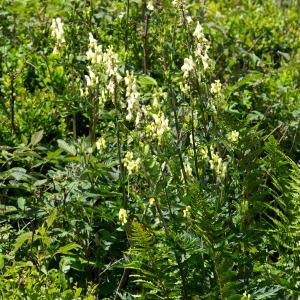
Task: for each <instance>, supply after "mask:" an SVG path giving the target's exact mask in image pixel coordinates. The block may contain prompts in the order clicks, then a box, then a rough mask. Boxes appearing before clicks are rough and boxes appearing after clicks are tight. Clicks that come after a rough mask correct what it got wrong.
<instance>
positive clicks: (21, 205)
mask: <svg viewBox="0 0 300 300" xmlns="http://www.w3.org/2000/svg"><path fill="white" fill-rule="evenodd" d="M25 203H26V200H25V199H24V198H23V197H19V198H18V207H19V208H20V209H21V210H24V208H25Z"/></svg>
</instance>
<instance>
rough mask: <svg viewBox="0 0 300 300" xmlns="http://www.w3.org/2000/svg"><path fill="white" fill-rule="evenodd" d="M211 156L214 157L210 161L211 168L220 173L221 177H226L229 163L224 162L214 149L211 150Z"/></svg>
mask: <svg viewBox="0 0 300 300" xmlns="http://www.w3.org/2000/svg"><path fill="white" fill-rule="evenodd" d="M211 158H212V159H211V160H210V161H209V163H210V169H211V170H215V172H216V174H217V175H220V176H221V178H224V177H225V174H226V170H227V164H226V163H225V162H223V160H222V158H221V157H219V155H218V153H214V152H213V151H212V152H211Z"/></svg>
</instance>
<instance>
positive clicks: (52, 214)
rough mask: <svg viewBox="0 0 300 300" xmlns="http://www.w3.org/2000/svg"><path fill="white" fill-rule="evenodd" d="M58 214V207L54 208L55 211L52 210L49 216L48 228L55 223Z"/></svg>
mask: <svg viewBox="0 0 300 300" xmlns="http://www.w3.org/2000/svg"><path fill="white" fill-rule="evenodd" d="M56 214H57V208H54V209H53V211H52V212H51V214H50V216H49V218H48V219H47V227H48V228H49V227H50V226H51V225H52V224H53V222H54V220H55V218H56Z"/></svg>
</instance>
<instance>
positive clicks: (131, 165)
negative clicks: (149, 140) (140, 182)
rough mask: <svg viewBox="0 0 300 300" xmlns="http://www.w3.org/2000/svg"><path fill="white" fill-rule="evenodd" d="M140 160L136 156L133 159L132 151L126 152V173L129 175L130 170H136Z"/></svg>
mask: <svg viewBox="0 0 300 300" xmlns="http://www.w3.org/2000/svg"><path fill="white" fill-rule="evenodd" d="M140 162H141V159H140V158H138V159H136V160H134V159H133V153H132V152H129V151H128V152H127V153H126V155H125V158H124V166H125V167H126V168H127V170H128V175H131V174H132V172H134V171H138V169H139V164H140Z"/></svg>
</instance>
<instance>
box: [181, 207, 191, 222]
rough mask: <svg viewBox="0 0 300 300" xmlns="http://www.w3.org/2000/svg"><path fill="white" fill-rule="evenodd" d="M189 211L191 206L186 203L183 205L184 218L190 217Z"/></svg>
mask: <svg viewBox="0 0 300 300" xmlns="http://www.w3.org/2000/svg"><path fill="white" fill-rule="evenodd" d="M191 211H192V208H191V207H190V206H189V205H187V206H186V207H185V209H184V210H183V216H184V217H185V218H188V219H189V218H190V217H191Z"/></svg>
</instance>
